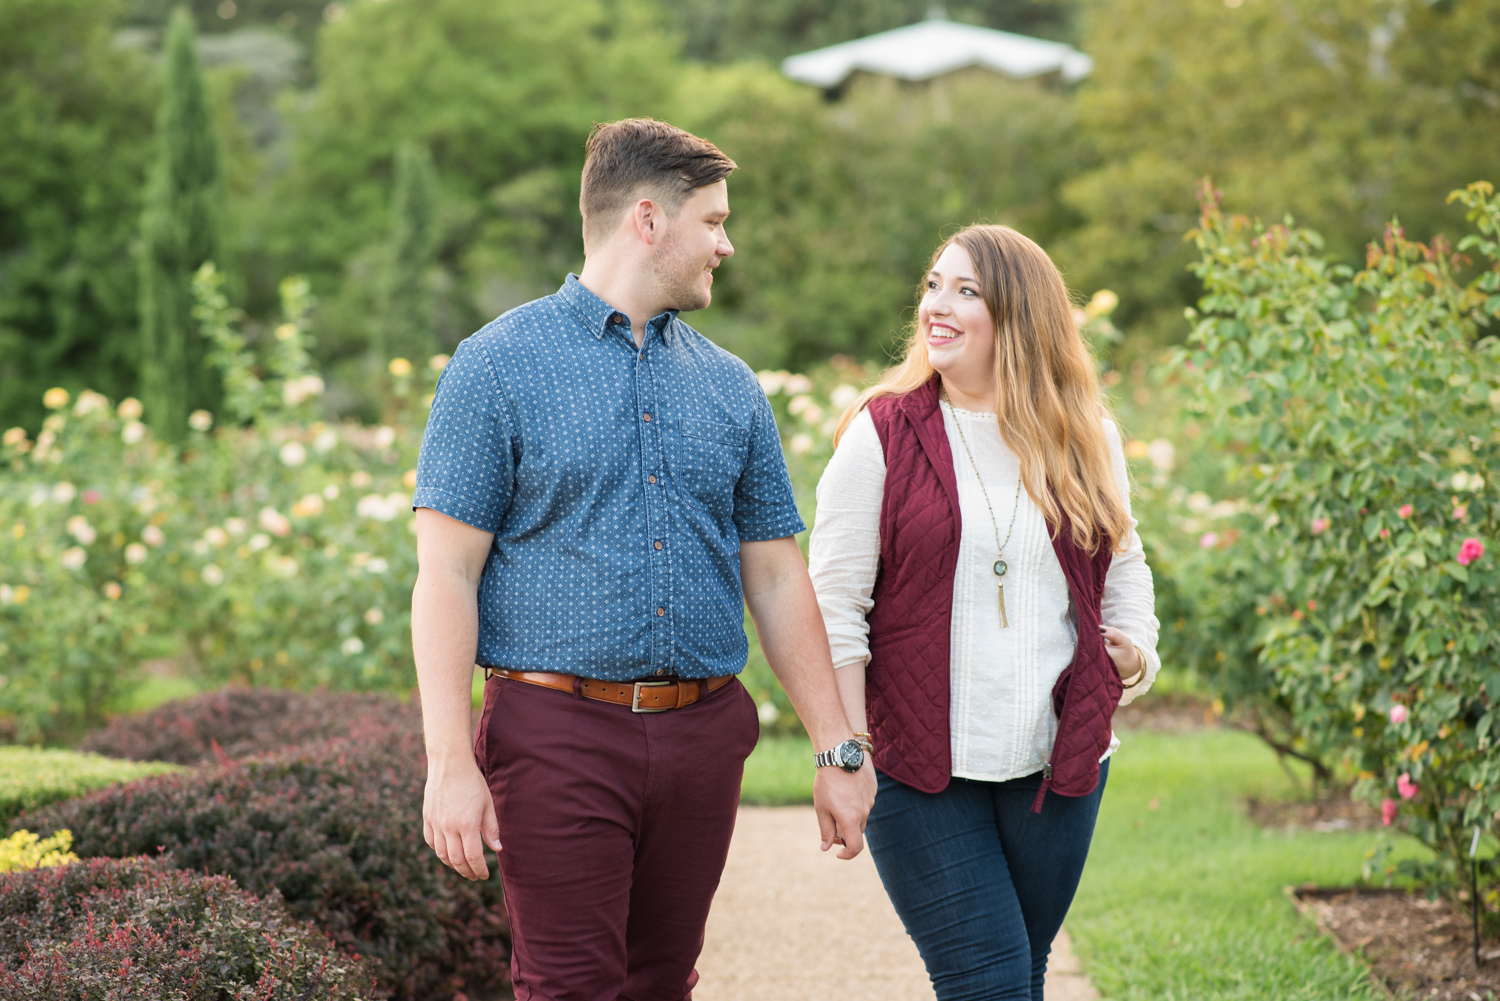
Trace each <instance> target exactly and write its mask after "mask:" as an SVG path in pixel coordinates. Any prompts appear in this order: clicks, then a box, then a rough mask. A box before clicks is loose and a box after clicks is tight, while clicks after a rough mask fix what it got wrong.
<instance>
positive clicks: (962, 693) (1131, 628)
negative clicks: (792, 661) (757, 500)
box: [810, 406, 1160, 781]
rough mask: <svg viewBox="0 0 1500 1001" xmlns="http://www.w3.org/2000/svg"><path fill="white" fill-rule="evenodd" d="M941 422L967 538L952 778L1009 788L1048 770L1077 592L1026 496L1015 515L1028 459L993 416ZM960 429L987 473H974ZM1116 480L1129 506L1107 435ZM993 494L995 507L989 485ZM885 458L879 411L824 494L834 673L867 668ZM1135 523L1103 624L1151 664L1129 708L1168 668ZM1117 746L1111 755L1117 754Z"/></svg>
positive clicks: (861, 428)
mask: <svg viewBox="0 0 1500 1001" xmlns="http://www.w3.org/2000/svg"><path fill="white" fill-rule="evenodd" d="M943 409H944V422H945V426H946V428H947V430H948V435H949V442H950V445H951V449H952V453H953V455H954V465H955V473H956V474H957V477H958V483H959V507H960V520H961V523H962V533H961V540H960V552H959V563H958V569H957V572H956V576H955V580H954V597H953V626H952V636H951V639H952V658H953V661H952V665H951V671H952V673H951V679H952V696H953V698H952V710H951V719H950V723H951V731H952V735H953V761H954V769H953V771H954V774H955V775H959V776H962V777H966V778H976V779H984V780H990V781H1000V780H1003V779H1007V778H1014V777H1017V776H1020V775H1026V774H1030V773H1031V772H1034V771H1036V770H1037V769H1039V768H1041V766H1042V764H1043V763H1044V762H1045V761H1046V760H1047V757H1048V755H1049V754H1050V751H1051V746H1052V741H1053V738H1054V737H1055V736H1056V727H1057V720H1056V718H1055V717H1054V716H1053V714H1052V708H1051V689H1052V685H1053V684H1054V683H1055V682H1056V680H1057V676H1058V675H1059V674H1061V673H1062V671H1063V670H1064V669H1065V668H1066V667H1067V665H1068V664H1069V663H1070V662H1071V661H1072V658H1073V652H1074V649H1075V646H1076V643H1077V636H1076V626H1075V624H1074V618H1073V616H1072V614H1071V609H1070V602H1069V595H1068V590H1067V582H1066V579H1065V578H1064V577H1063V574H1062V567H1061V566H1060V565H1059V564H1058V562H1057V557H1056V554H1055V552H1054V551H1053V549H1052V543H1051V538H1050V535H1049V534H1048V530H1047V525H1046V519H1045V516H1044V515H1043V514H1042V512H1041V510H1040V509H1039V508H1038V507H1037V506H1036V505H1035V504H1034V503H1033V502H1032V501H1031V499H1030V497H1029V496H1028V495H1027V494H1026V492H1025V491H1024V490H1022V491H1021V492H1020V497H1019V506H1017V505H1016V504H1015V497H1016V493H1015V489H1016V487H1015V485H1016V482H1017V478H1018V476H1019V471H1020V467H1019V461H1018V460H1017V459H1016V458H1015V456H1014V454H1013V453H1011V452H1010V450H1009V448H1007V447H1006V446H1005V444H1004V441H1003V439H1002V438H1001V437H1000V433H999V428H998V427H997V426H996V424H995V419H994V416H993V415H989V414H972V413H968V412H966V411H954V410H952V409H951V408H948V407H946V406H945V407H944V408H943ZM956 420H963V421H964V432H965V436H966V437H967V440H968V442H969V445H970V446H971V447H972V449H973V450H974V456H975V461H976V462H978V464H979V470H978V474H979V475H978V476H976V473H975V470H974V469H973V468H972V467H971V466H970V465H969V463H968V458H967V455H966V453H965V452H964V451H963V445H962V442H961V441H960V440H959V438H958V436H957V433H956V432H957V427H956V424H955V423H954V422H955V421H956ZM1106 431H1107V433H1108V435H1109V445H1110V450H1111V454H1112V458H1113V460H1114V472H1115V476H1116V479H1117V482H1118V484H1119V486H1120V489H1121V493H1122V495H1124V496H1125V497H1126V498H1127V501H1126V503H1127V504H1128V503H1129V501H1128V497H1129V479H1128V474H1127V471H1126V466H1125V456H1124V450H1123V449H1122V447H1121V444H1120V439H1119V432H1118V431H1117V430H1116V429H1115V427H1114V425H1113V424H1112V423H1111V424H1107V425H1106ZM980 478H982V479H983V481H984V485H985V487H986V488H987V489H988V492H989V501H990V503H989V504H988V505H987V504H986V503H985V498H984V493H983V491H981V489H980V486H979V479H980ZM884 488H885V457H884V454H883V452H882V450H881V447H880V439H879V436H878V435H877V434H876V431H875V426H874V423H873V422H872V421H871V419H870V416H869V414H868V412H866V413H862V414H860V415H859V416H858V417H857V418H856V419H855V420H854V421H853V422H852V423H851V424H850V426H849V429H848V430H847V432H846V433H845V436H844V438H843V441H842V442H841V443H840V445H839V448H838V450H837V451H836V452H835V453H834V456H833V458H832V460H830V462H829V464H828V467H827V469H826V470H825V471H824V474H823V478H822V480H821V481H820V482H819V484H818V507H817V514H816V523H815V525H814V527H813V532H812V538H811V543H810V549H811V564H812V566H811V570H812V579H813V586H814V588H815V589H816V591H817V595H818V604H819V607H820V608H821V610H822V613H823V621H824V623H825V625H826V626H827V628H828V637H829V643H830V646H831V648H832V653H833V662H834V664H835V666H838V667H843V666H846V665H849V664H861V663H867V662H868V660H869V626H868V624H867V621H866V616H867V615H868V613H869V610H870V608H871V606H872V604H873V602H872V600H871V595H872V592H873V591H874V587H875V578H876V575H877V572H878V570H879V562H880V512H881V504H882V500H883V496H884ZM1013 507H1015V508H1016V510H1015V527H1014V529H1013V530H1012V532H1011V538H1010V540H1009V541H1007V542H1006V545H1005V550H1004V551H1005V556H1006V559H1007V561H1008V562H1009V563H1010V567H1011V569H1010V572H1009V573H1008V574H1007V576H1006V588H1005V600H1006V608H1007V613H1008V618H1009V620H1010V623H1011V625H1010V627H1009V628H1003V629H1002V628H1001V627H1000V625H999V613H998V607H997V604H998V596H997V593H996V588H995V583H996V581H995V578H994V576H993V574H992V573H991V571H990V564H991V563H992V562H993V561H994V559H995V531H996V526H995V524H994V521H992V519H991V509H992V508H993V513H994V519H995V520H997V521H998V522H999V532H1000V535H1001V537H1002V538H1003V537H1004V536H1005V532H1006V527H1007V525H1008V524H1009V522H1010V519H1011V515H1012V508H1013ZM1134 524H1135V523H1134V521H1133V520H1132V522H1131V526H1132V527H1131V537H1130V542H1129V545H1128V547H1127V548H1126V550H1125V552H1123V553H1116V554H1115V556H1114V559H1113V561H1112V562H1111V565H1110V570H1109V573H1108V575H1107V576H1106V578H1105V588H1104V598H1103V607H1102V613H1103V619H1104V622H1105V623H1106V624H1108V625H1111V626H1114V627H1115V628H1117V629H1119V630H1121V631H1122V632H1124V633H1125V634H1126V635H1127V636H1129V637H1130V638H1131V640H1132V641H1133V642H1134V643H1135V644H1136V645H1137V646H1138V647H1140V649H1141V652H1142V654H1143V656H1144V657H1145V659H1146V677H1145V678H1143V679H1142V681H1141V683H1140V684H1139V685H1138V686H1136V687H1135V688H1132V689H1128V690H1127V691H1126V692H1125V694H1124V696H1123V698H1122V699H1121V704H1125V703H1128V702H1129V701H1130V700H1131V699H1133V698H1135V697H1136V696H1138V695H1139V694H1141V693H1142V692H1144V691H1145V690H1146V689H1147V688H1149V687H1150V685H1151V683H1152V681H1153V680H1154V678H1155V676H1156V672H1157V670H1158V669H1159V666H1160V660H1159V659H1158V657H1157V654H1156V642H1157V631H1158V625H1157V621H1156V617H1155V612H1154V607H1155V600H1154V597H1153V592H1152V583H1151V571H1150V568H1149V567H1147V565H1146V560H1145V552H1144V550H1143V549H1142V547H1141V542H1140V538H1139V537H1138V535H1137V534H1136V533H1135V530H1134ZM1115 746H1118V741H1117V740H1116V741H1114V742H1112V744H1111V748H1110V750H1111V752H1113V750H1114V747H1115Z"/></svg>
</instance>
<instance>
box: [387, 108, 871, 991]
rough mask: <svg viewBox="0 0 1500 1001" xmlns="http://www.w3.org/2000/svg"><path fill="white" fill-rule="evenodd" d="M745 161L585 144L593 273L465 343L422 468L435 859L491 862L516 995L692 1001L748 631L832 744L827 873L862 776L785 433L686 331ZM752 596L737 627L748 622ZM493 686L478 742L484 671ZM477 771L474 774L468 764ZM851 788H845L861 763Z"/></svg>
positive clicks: (860, 795)
mask: <svg viewBox="0 0 1500 1001" xmlns="http://www.w3.org/2000/svg"><path fill="white" fill-rule="evenodd" d="M734 169H735V164H734V162H733V161H732V160H730V159H729V158H728V157H726V156H725V155H724V154H723V153H721V152H720V151H719V150H718V149H717V148H715V147H714V146H713V144H711V143H709V142H706V141H705V140H703V139H700V138H698V137H696V136H693V135H690V134H688V133H686V132H683V131H682V130H680V129H676V128H673V127H672V126H670V125H666V124H664V123H661V122H656V121H651V120H649V119H632V120H626V121H621V122H615V123H613V124H610V125H604V126H601V127H598V128H596V130H595V131H594V133H593V134H592V135H591V136H590V138H589V142H588V150H587V161H586V163H585V166H584V171H583V188H582V195H581V197H580V199H579V203H580V208H581V210H582V213H583V232H584V254H585V264H584V269H583V274H582V275H581V276H577V277H575V276H573V275H569V276H568V279H567V281H566V282H565V283H564V284H563V286H562V288H560V289H559V290H558V291H557V293H556V294H554V295H550V296H547V297H546V298H543V299H538V300H536V301H535V302H531V303H528V304H526V305H524V306H521V307H519V308H517V309H514V310H512V311H511V312H509V313H507V314H505V315H504V316H502V317H500V318H499V319H498V320H496V321H494V322H493V323H491V324H489V325H488V326H487V327H485V328H484V329H483V330H481V331H479V332H478V333H477V334H475V335H474V336H472V337H470V338H469V339H468V340H466V341H465V342H464V343H463V344H461V345H460V346H459V348H458V351H457V352H456V353H455V354H454V356H453V359H452V361H450V362H449V363H448V366H447V368H446V369H445V370H444V372H443V376H442V378H441V380H440V381H439V384H438V390H437V396H436V399H435V400H434V402H433V407H432V414H431V416H430V417H429V419H428V423H427V431H426V434H425V436H424V438H423V441H422V453H421V458H420V461H419V462H418V466H417V490H416V496H415V497H414V499H413V506H414V507H416V508H417V553H418V562H419V566H420V570H419V574H418V579H417V585H416V589H415V591H414V592H413V595H412V640H413V645H414V648H415V653H416V662H417V678H418V682H419V684H420V686H421V692H422V713H423V724H424V727H425V730H426V736H427V756H428V778H427V790H426V802H425V804H424V807H423V833H424V836H425V837H426V839H427V843H428V844H429V845H431V846H432V848H433V849H434V851H436V853H437V855H438V858H440V859H442V861H443V862H444V863H446V864H447V865H450V866H452V867H453V868H454V869H455V870H456V871H457V872H459V873H460V874H462V875H464V876H466V877H468V878H470V879H485V878H488V875H489V869H488V866H487V865H486V862H485V857H484V851H483V845H485V844H488V845H489V846H490V847H491V848H493V849H494V850H495V851H496V852H498V853H499V865H500V875H501V878H502V879H503V880H504V883H505V894H506V901H507V904H508V907H509V910H510V916H511V928H512V934H513V940H514V950H513V959H512V974H513V978H514V981H515V987H516V997H517V998H518V999H519V1001H616V999H630V1001H683V999H687V998H690V997H691V992H692V989H693V986H694V984H695V983H696V982H697V973H696V971H695V970H694V969H693V963H694V961H695V960H696V959H697V956H698V953H699V951H700V949H701V947H702V944H703V928H704V924H705V922H706V920H707V917H708V909H709V904H710V901H711V900H712V897H713V893H714V890H715V889H716V888H717V887H718V882H719V876H720V873H721V872H722V870H723V866H724V860H725V857H726V855H727V853H728V850H729V839H730V834H731V832H732V830H733V826H734V816H735V810H736V808H737V806H738V802H739V785H740V778H741V773H742V769H743V764H744V760H745V758H746V757H747V756H748V755H749V753H750V751H751V749H752V748H753V747H754V745H755V741H756V739H757V737H758V735H759V723H758V719H757V715H756V712H755V705H754V701H753V700H752V699H751V698H750V696H749V695H748V694H747V693H746V692H745V690H744V688H743V687H742V686H741V685H740V684H739V682H738V681H737V680H735V678H734V677H733V676H734V675H735V674H737V673H738V672H739V671H740V670H741V669H742V668H743V667H744V664H745V657H746V641H745V636H744V631H743V628H742V623H743V611H742V609H743V607H744V606H745V605H748V606H749V609H750V613H751V616H752V618H753V619H754V621H755V626H756V630H757V632H758V633H759V634H760V638H761V646H762V648H763V649H764V650H765V653H766V657H767V659H768V660H769V661H770V663H771V665H772V668H773V669H774V670H775V671H776V674H777V676H778V677H779V678H780V679H781V682H782V684H783V685H784V687H785V688H786V690H787V694H788V695H789V696H790V697H791V699H792V702H793V703H794V705H795V706H796V707H797V710H798V712H799V714H800V715H801V717H802V719H803V721H804V723H805V724H806V726H807V729H808V732H809V733H810V734H811V736H812V738H813V741H814V743H815V744H816V745H817V748H818V749H819V750H823V749H836V748H844V749H852V750H845V751H840V752H839V753H837V754H833V755H825V756H824V757H823V758H820V762H826V761H828V760H830V758H832V759H835V760H834V761H833V763H834V764H835V765H837V766H838V767H820V768H819V769H818V773H817V778H816V779H815V786H814V803H815V806H816V809H817V814H818V824H819V828H820V830H821V834H822V846H823V849H824V850H825V851H826V850H828V848H829V847H830V846H831V845H833V844H835V843H841V844H842V845H843V847H842V849H841V850H840V852H839V857H840V858H853V857H854V856H855V855H856V854H858V853H859V851H860V849H861V848H862V847H863V838H862V831H863V829H864V823H865V817H866V815H867V814H868V813H869V808H870V803H871V801H872V798H873V789H874V782H873V772H872V766H871V765H869V764H868V763H864V764H863V767H861V766H860V765H861V763H860V762H859V760H858V758H859V754H858V747H857V746H856V745H854V744H852V743H850V738H851V732H850V727H849V725H848V722H847V719H846V717H845V715H844V712H843V709H842V707H841V705H840V702H839V697H838V693H837V690H836V687H835V682H834V675H833V666H832V662H831V659H830V656H829V650H828V641H827V636H826V634H825V632H824V629H823V620H822V617H821V615H820V613H819V612H818V607H817V603H816V599H815V597H814V594H813V590H812V585H811V583H810V581H809V579H808V574H807V569H806V566H805V565H804V563H803V561H802V556H801V553H800V551H799V550H798V548H797V544H796V541H795V539H794V538H793V536H794V534H795V533H797V532H799V531H801V530H802V529H803V527H804V526H803V523H802V520H801V519H800V518H799V517H798V515H797V510H796V507H795V505H794V504H793V499H792V492H791V485H790V483H789V481H788V478H787V473H786V466H785V462H784V459H783V457H782V454H781V443H780V438H779V437H778V435H777V431H776V424H775V420H774V417H773V416H772V413H771V410H770V405H769V403H768V401H767V400H766V397H765V394H764V393H763V392H762V391H761V389H760V386H759V383H758V382H757V381H756V379H755V376H754V374H753V373H751V372H750V370H749V368H748V367H746V366H745V365H744V363H742V362H740V361H739V360H738V359H736V358H734V357H733V356H732V355H730V354H728V353H727V352H725V351H723V350H721V349H719V348H717V347H716V346H714V345H713V344H711V343H710V342H709V341H708V340H706V339H705V338H704V337H702V336H701V335H700V334H698V333H697V332H696V331H695V330H693V329H692V328H691V327H689V326H688V325H687V324H685V323H683V322H682V321H681V320H680V319H678V316H677V314H678V312H679V311H682V310H693V309H702V308H703V307H705V306H707V305H708V304H709V300H710V298H711V289H712V287H713V271H714V269H715V268H716V267H718V265H719V263H720V262H721V261H722V260H723V259H724V258H726V257H729V256H730V255H731V254H732V253H734V248H733V247H732V246H731V245H730V243H729V238H728V236H727V235H726V234H725V232H724V220H725V219H726V218H727V217H728V215H729V203H728V187H727V184H726V180H725V179H726V178H727V177H728V176H729V174H730V172H731V171H733V170H734ZM742 602H743V603H742ZM476 663H478V664H480V665H482V666H485V667H486V668H487V669H489V670H487V672H486V673H487V675H490V678H489V681H488V682H487V684H486V688H485V708H484V716H483V718H482V720H481V723H480V726H479V731H478V734H477V735H476V737H475V739H474V742H473V744H472V745H471V744H470V730H469V686H470V678H471V676H472V671H473V665H474V664H476ZM476 759H477V760H476ZM851 766H852V767H853V768H854V769H855V770H854V771H850V770H848V769H849V768H850V767H851Z"/></svg>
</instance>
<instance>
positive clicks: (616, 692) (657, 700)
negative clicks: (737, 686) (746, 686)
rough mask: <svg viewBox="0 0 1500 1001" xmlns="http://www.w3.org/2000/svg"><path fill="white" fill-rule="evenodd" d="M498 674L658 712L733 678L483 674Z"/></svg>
mask: <svg viewBox="0 0 1500 1001" xmlns="http://www.w3.org/2000/svg"><path fill="white" fill-rule="evenodd" d="M490 675H499V676H500V677H502V678H509V679H510V680H511V681H524V682H525V683H526V684H528V685H541V686H542V687H543V688H555V689H557V690H558V691H559V692H567V693H568V694H569V695H573V694H575V693H576V694H578V695H582V696H583V697H584V698H586V699H593V700H595V701H596V702H613V703H615V704H616V705H621V706H629V707H630V711H631V712H635V713H661V712H666V711H667V710H668V709H681V708H682V707H683V706H690V705H692V704H693V703H694V702H697V701H698V700H699V699H701V698H702V697H703V696H704V695H705V694H707V692H705V691H704V689H705V688H707V690H708V691H709V692H712V691H716V690H718V689H720V688H723V687H724V686H725V685H727V684H729V683H730V682H731V681H733V680H734V675H732V674H728V675H723V676H722V677H717V678H708V679H707V680H706V681H684V680H674V681H600V680H599V679H597V678H580V677H577V676H576V675H572V674H555V673H553V672H551V671H512V670H510V669H509V668H506V667H487V668H485V669H484V676H485V677H486V678H488V677H489V676H490Z"/></svg>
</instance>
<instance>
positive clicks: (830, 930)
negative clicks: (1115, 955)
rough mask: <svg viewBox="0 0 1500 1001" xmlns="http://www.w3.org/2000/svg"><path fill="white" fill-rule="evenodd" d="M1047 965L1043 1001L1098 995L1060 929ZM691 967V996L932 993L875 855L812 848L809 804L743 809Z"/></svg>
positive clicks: (737, 1000)
mask: <svg viewBox="0 0 1500 1001" xmlns="http://www.w3.org/2000/svg"><path fill="white" fill-rule="evenodd" d="M1050 965H1051V967H1052V972H1051V975H1049V976H1048V978H1047V1001H1094V999H1097V998H1098V996H1099V995H1098V994H1097V993H1096V992H1095V991H1094V990H1093V988H1091V987H1090V986H1089V982H1088V978H1087V977H1084V976H1083V975H1082V974H1081V973H1079V972H1078V963H1077V960H1076V959H1075V958H1074V956H1073V952H1072V949H1071V948H1070V946H1069V943H1068V937H1067V933H1066V932H1063V933H1062V934H1060V935H1059V936H1058V938H1057V941H1056V942H1054V943H1053V946H1052V961H1051V964H1050ZM698 971H699V973H700V974H701V975H702V980H701V982H700V985H699V987H698V989H697V990H695V991H694V992H693V997H694V999H695V1001H765V999H767V998H775V999H776V1001H828V999H829V998H835V997H869V998H879V999H882V1001H931V999H932V998H933V993H932V986H931V984H929V983H928V981H927V972H926V971H925V970H924V969H923V968H922V960H921V959H920V958H919V957H918V956H917V949H916V946H914V945H913V944H912V941H911V939H909V938H908V937H907V936H906V931H905V929H903V928H902V927H901V921H900V920H899V919H898V918H897V917H896V912H895V911H894V910H892V908H891V904H890V901H889V900H888V899H887V898H886V895H885V890H884V889H883V888H882V887H881V885H880V877H879V876H878V875H876V872H875V863H874V862H872V861H871V860H870V853H869V852H868V851H865V852H862V853H860V855H859V857H857V858H855V859H853V860H852V861H849V862H843V861H840V860H838V859H836V858H834V854H833V852H831V851H830V852H828V853H826V854H825V853H823V852H820V851H818V825H817V821H816V820H815V819H814V817H813V811H812V807H810V806H794V807H754V806H746V807H741V808H740V814H739V820H738V822H737V824H736V826H735V831H734V842H733V844H732V845H731V846H730V849H729V863H728V864H727V865H726V866H725V867H724V878H723V880H722V882H720V884H719V892H718V894H717V895H716V896H715V897H714V906H713V911H712V913H710V914H709V917H708V934H707V941H706V942H705V944H704V948H703V955H702V957H700V959H699V960H698Z"/></svg>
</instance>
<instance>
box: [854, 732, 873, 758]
mask: <svg viewBox="0 0 1500 1001" xmlns="http://www.w3.org/2000/svg"><path fill="white" fill-rule="evenodd" d="M854 739H855V741H856V742H858V744H859V746H860V749H861V750H863V751H864V752H865V753H866V754H874V753H875V745H874V744H873V743H872V742H871V741H870V735H869V734H868V733H856V734H855V735H854Z"/></svg>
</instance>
